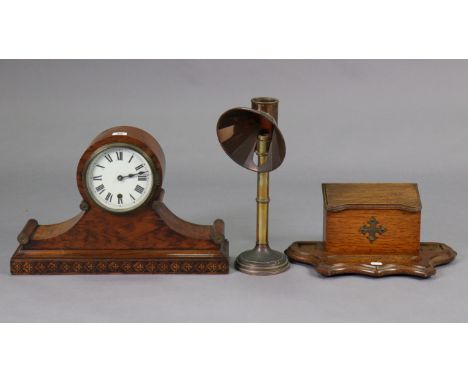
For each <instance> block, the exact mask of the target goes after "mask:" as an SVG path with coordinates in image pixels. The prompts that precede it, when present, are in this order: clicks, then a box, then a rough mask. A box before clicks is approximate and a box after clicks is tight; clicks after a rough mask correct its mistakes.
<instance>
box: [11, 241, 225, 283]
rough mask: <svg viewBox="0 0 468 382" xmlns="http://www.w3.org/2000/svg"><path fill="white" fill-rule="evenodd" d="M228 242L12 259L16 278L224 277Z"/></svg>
mask: <svg viewBox="0 0 468 382" xmlns="http://www.w3.org/2000/svg"><path fill="white" fill-rule="evenodd" d="M227 246H228V244H227V241H225V242H224V243H223V245H222V249H221V250H220V251H213V252H212V253H206V254H201V253H197V252H196V251H185V252H182V251H180V252H173V251H163V250H107V249H106V250H81V251H80V250H67V251H52V250H48V251H47V250H45V251H44V250H25V249H24V248H23V246H22V245H20V246H19V247H18V249H17V250H16V252H15V254H14V255H13V257H12V258H11V273H12V274H13V275H54V274H56V275H58V274H106V273H124V274H145V273H146V274H156V273H161V274H174V273H182V274H197V273H203V274H223V273H228V270H229V262H228V256H227Z"/></svg>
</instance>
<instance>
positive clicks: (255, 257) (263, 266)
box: [236, 245, 289, 276]
mask: <svg viewBox="0 0 468 382" xmlns="http://www.w3.org/2000/svg"><path fill="white" fill-rule="evenodd" d="M236 268H237V270H238V271H240V272H243V273H247V274H249V275H258V276H268V275H276V274H278V273H281V272H284V271H286V270H287V269H288V268H289V261H288V258H287V257H286V255H285V254H284V253H282V252H278V251H275V250H273V249H271V248H270V247H268V246H267V245H257V246H256V247H255V248H253V249H250V250H247V251H244V252H242V253H241V254H240V255H239V256H237V259H236Z"/></svg>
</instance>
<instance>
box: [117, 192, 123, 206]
mask: <svg viewBox="0 0 468 382" xmlns="http://www.w3.org/2000/svg"><path fill="white" fill-rule="evenodd" d="M117 204H123V195H122V194H118V195H117Z"/></svg>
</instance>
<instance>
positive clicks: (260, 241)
mask: <svg viewBox="0 0 468 382" xmlns="http://www.w3.org/2000/svg"><path fill="white" fill-rule="evenodd" d="M277 118H278V100H277V99H274V98H266V97H260V98H253V99H252V108H251V109H248V108H235V109H231V110H228V111H227V112H225V113H224V114H223V115H222V116H221V117H220V119H219V121H218V125H217V133H218V138H219V141H220V143H221V145H222V147H223V148H224V150H225V151H226V153H227V154H228V155H229V156H230V157H231V158H232V159H233V160H234V161H235V162H236V163H238V164H240V165H241V166H243V167H245V168H247V169H249V170H252V171H255V172H257V240H256V245H255V247H254V248H253V249H250V250H247V251H244V252H242V253H241V254H240V255H239V256H238V257H237V259H236V268H237V269H238V270H240V271H241V272H244V273H248V274H253V275H273V274H277V273H280V272H284V271H285V270H287V269H288V268H289V262H288V259H287V257H286V255H285V254H284V253H283V252H279V251H275V250H273V249H271V248H270V246H269V243H268V208H269V203H270V196H269V173H270V171H272V170H274V169H276V168H277V167H279V166H280V165H281V163H282V162H283V160H284V156H285V154H286V146H285V143H284V139H283V137H282V135H281V132H280V130H279V129H278V126H277V122H276V121H277ZM255 157H256V160H255Z"/></svg>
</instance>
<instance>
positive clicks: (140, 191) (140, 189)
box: [135, 184, 145, 194]
mask: <svg viewBox="0 0 468 382" xmlns="http://www.w3.org/2000/svg"><path fill="white" fill-rule="evenodd" d="M144 190H145V189H144V188H143V187H141V186H140V185H139V184H137V186H136V187H135V191H136V192H138V193H139V194H142V193H143V191H144Z"/></svg>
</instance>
